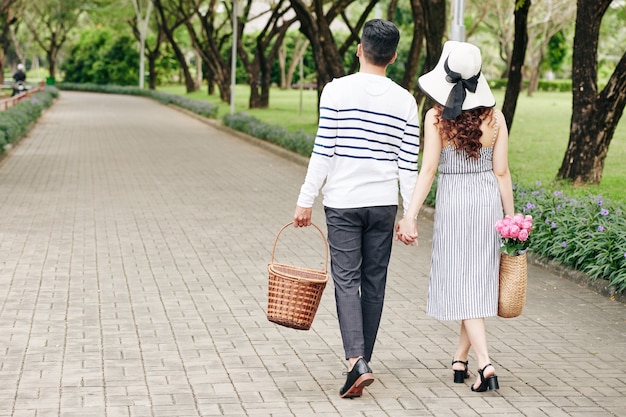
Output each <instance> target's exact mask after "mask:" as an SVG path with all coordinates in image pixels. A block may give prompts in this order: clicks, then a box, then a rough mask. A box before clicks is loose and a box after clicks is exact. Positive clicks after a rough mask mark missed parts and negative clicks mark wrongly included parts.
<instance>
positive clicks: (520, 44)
mask: <svg viewBox="0 0 626 417" xmlns="http://www.w3.org/2000/svg"><path fill="white" fill-rule="evenodd" d="M514 1H515V38H514V40H513V53H512V55H511V63H510V65H509V71H508V75H509V80H508V82H507V84H506V92H505V94H504V103H503V104H502V113H503V114H504V119H505V120H506V125H507V127H508V129H509V131H510V130H511V127H512V126H513V116H514V115H515V109H516V108H517V99H518V97H519V93H520V91H521V90H522V66H523V65H524V59H525V57H526V46H527V45H528V27H527V22H528V10H529V9H530V4H531V0H514Z"/></svg>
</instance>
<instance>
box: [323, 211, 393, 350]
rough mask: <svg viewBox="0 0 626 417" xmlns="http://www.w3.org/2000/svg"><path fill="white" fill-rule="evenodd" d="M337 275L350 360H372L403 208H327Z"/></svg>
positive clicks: (339, 311)
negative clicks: (356, 358)
mask: <svg viewBox="0 0 626 417" xmlns="http://www.w3.org/2000/svg"><path fill="white" fill-rule="evenodd" d="M324 210H325V212H326V225H327V226H328V245H329V247H330V262H331V274H332V277H333V281H334V284H335V301H336V303H337V316H338V318H339V329H340V331H341V337H342V340H343V348H344V351H345V356H346V359H348V358H354V357H358V356H363V358H364V359H365V360H366V361H367V362H369V361H370V360H371V359H372V352H373V351H374V343H375V342H376V334H377V333H378V327H379V325H380V318H381V316H382V312H383V302H384V299H385V286H386V283H387V267H388V266H389V258H390V256H391V245H392V243H393V233H394V224H395V219H396V213H397V211H398V206H381V207H363V208H354V209H334V208H330V207H324Z"/></svg>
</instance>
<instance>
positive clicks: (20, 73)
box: [11, 64, 26, 97]
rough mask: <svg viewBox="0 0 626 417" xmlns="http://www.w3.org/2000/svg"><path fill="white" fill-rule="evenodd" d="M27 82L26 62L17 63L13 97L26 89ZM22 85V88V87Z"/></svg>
mask: <svg viewBox="0 0 626 417" xmlns="http://www.w3.org/2000/svg"><path fill="white" fill-rule="evenodd" d="M25 82H26V68H25V67H24V64H17V71H15V74H13V94H11V97H13V96H15V95H17V94H19V93H21V92H22V91H24V89H25V88H24V83H25ZM20 86H21V87H22V88H20Z"/></svg>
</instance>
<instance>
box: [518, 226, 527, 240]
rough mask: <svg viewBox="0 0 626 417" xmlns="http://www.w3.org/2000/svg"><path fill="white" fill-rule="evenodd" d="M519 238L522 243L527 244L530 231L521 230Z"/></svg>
mask: <svg viewBox="0 0 626 417" xmlns="http://www.w3.org/2000/svg"><path fill="white" fill-rule="evenodd" d="M517 238H518V239H519V240H521V241H522V242H526V241H527V240H528V230H526V229H522V230H520V231H519V234H518V235H517Z"/></svg>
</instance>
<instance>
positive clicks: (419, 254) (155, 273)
mask: <svg viewBox="0 0 626 417" xmlns="http://www.w3.org/2000/svg"><path fill="white" fill-rule="evenodd" d="M305 169H306V168H305V167H304V166H302V165H301V164H298V163H296V162H293V161H290V160H287V159H285V158H282V157H279V156H277V155H276V154H274V153H271V152H268V151H267V150H265V149H262V148H259V147H256V146H253V145H251V144H250V143H247V142H245V141H243V140H241V139H239V138H237V137H235V136H232V135H229V134H227V133H225V132H224V131H222V130H219V129H215V128H214V127H211V126H209V125H207V124H204V123H202V122H199V121H197V120H196V119H194V118H191V117H189V116H187V115H185V114H183V113H181V112H178V111H176V110H174V109H171V108H168V107H164V106H162V105H160V104H157V103H156V102H153V101H150V100H148V99H144V98H137V97H127V96H111V95H95V94H86V93H70V92H62V93H61V96H60V98H59V100H58V101H57V102H56V103H55V105H54V106H53V107H52V108H51V109H50V110H48V111H47V112H46V113H45V114H44V115H43V117H42V118H41V120H40V122H39V123H38V124H37V126H36V127H35V128H34V129H33V130H32V131H31V133H30V135H29V136H28V137H27V138H25V139H24V140H23V141H22V142H21V143H20V144H19V145H18V146H17V147H16V148H15V149H13V151H12V152H11V154H10V155H8V156H7V157H5V158H4V159H3V160H2V162H0V253H1V254H2V256H1V258H0V417H9V416H11V417H35V416H36V417H50V416H67V417H69V416H72V417H123V416H129V417H196V416H229V417H239V416H259V417H261V416H263V417H265V416H274V417H287V416H297V417H308V416H318V417H322V416H323V417H331V416H347V417H358V416H362V417H365V416H368V417H378V416H390V417H403V416H407V417H409V416H410V417H415V416H458V417H467V416H504V415H506V416H533V417H534V416H550V417H561V416H580V417H590V416H625V415H626V407H625V405H626V402H625V400H624V397H625V395H626V362H625V358H626V307H625V306H624V305H623V304H621V303H618V302H615V301H611V300H609V299H607V298H605V297H603V296H600V295H597V294H595V293H593V292H591V291H590V290H587V289H584V288H580V287H579V286H577V285H576V284H573V283H572V282H570V281H567V280H564V279H560V278H558V277H557V276H555V275H552V274H550V273H548V272H546V271H545V270H543V269H540V268H538V267H535V266H530V267H529V280H530V283H529V290H528V304H527V306H526V309H525V312H524V314H523V316H522V317H520V318H516V319H498V318H493V319H488V323H487V325H488V330H489V339H490V344H491V354H492V359H493V361H494V364H495V365H496V367H497V370H498V376H499V379H500V386H501V389H500V391H498V392H497V393H493V392H489V393H483V394H477V393H472V392H470V389H469V383H468V384H465V385H464V384H453V383H452V372H451V370H450V360H451V357H452V354H453V352H454V349H455V342H456V333H457V327H458V323H452V322H450V323H448V322H438V321H435V320H433V319H430V318H428V317H427V316H426V314H425V312H424V309H425V297H426V292H427V280H428V278H427V277H428V264H429V250H428V247H429V242H428V241H429V237H430V235H431V233H432V232H431V226H432V223H431V222H430V221H429V220H427V219H426V220H423V221H422V222H421V228H422V229H421V236H422V240H423V242H422V246H421V247H420V248H415V247H405V246H403V245H401V244H398V245H396V246H395V248H394V252H393V256H392V262H391V268H390V279H389V288H388V295H387V304H386V309H385V313H384V316H383V322H382V329H381V332H380V337H379V341H378V344H377V348H376V351H375V354H374V359H373V361H372V368H373V369H374V372H375V374H376V376H377V378H378V379H377V381H376V383H375V384H373V385H372V386H371V387H370V388H369V389H367V390H366V392H365V394H364V396H363V397H362V398H360V399H354V400H344V399H340V398H339V397H338V395H337V391H338V389H339V387H340V385H341V384H342V383H343V378H344V377H343V376H342V371H343V361H342V358H341V356H342V354H341V352H342V349H341V344H340V338H339V332H338V326H337V323H336V319H335V313H334V301H333V300H334V297H333V292H332V284H329V286H328V287H327V289H326V292H325V295H324V298H323V299H322V304H321V306H320V310H319V312H318V315H317V317H316V319H315V322H314V324H313V327H312V329H311V330H310V331H307V332H303V331H296V330H292V329H287V328H284V327H280V326H276V325H274V324H272V323H269V322H268V321H267V320H266V319H265V307H266V288H267V271H266V267H267V263H268V262H269V260H270V256H271V252H272V250H271V249H272V243H273V240H274V237H275V235H276V233H277V232H278V230H279V229H280V227H281V226H283V225H284V224H285V223H287V222H289V221H290V219H291V216H292V213H293V209H294V204H295V199H296V195H297V193H298V190H299V187H300V184H301V181H302V179H303V178H304V174H305ZM314 221H316V222H317V223H318V224H320V225H321V226H322V228H324V226H323V221H324V219H323V214H322V210H321V207H319V206H317V207H316V208H315V211H314ZM323 253H324V251H323V241H322V239H321V238H320V237H319V235H317V234H316V232H315V230H314V229H312V228H311V229H303V230H301V229H298V230H296V229H291V228H289V229H288V230H286V231H285V232H284V233H283V235H281V239H280V240H279V246H278V248H277V250H276V258H277V260H282V261H285V262H289V263H294V264H297V265H300V266H310V267H313V268H319V267H320V266H321V265H322V264H323V262H324V256H323ZM454 290H455V289H454V288H450V291H454ZM471 360H472V362H473V363H471V364H470V365H471V370H472V371H473V372H475V368H476V363H475V360H474V359H473V358H471Z"/></svg>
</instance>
